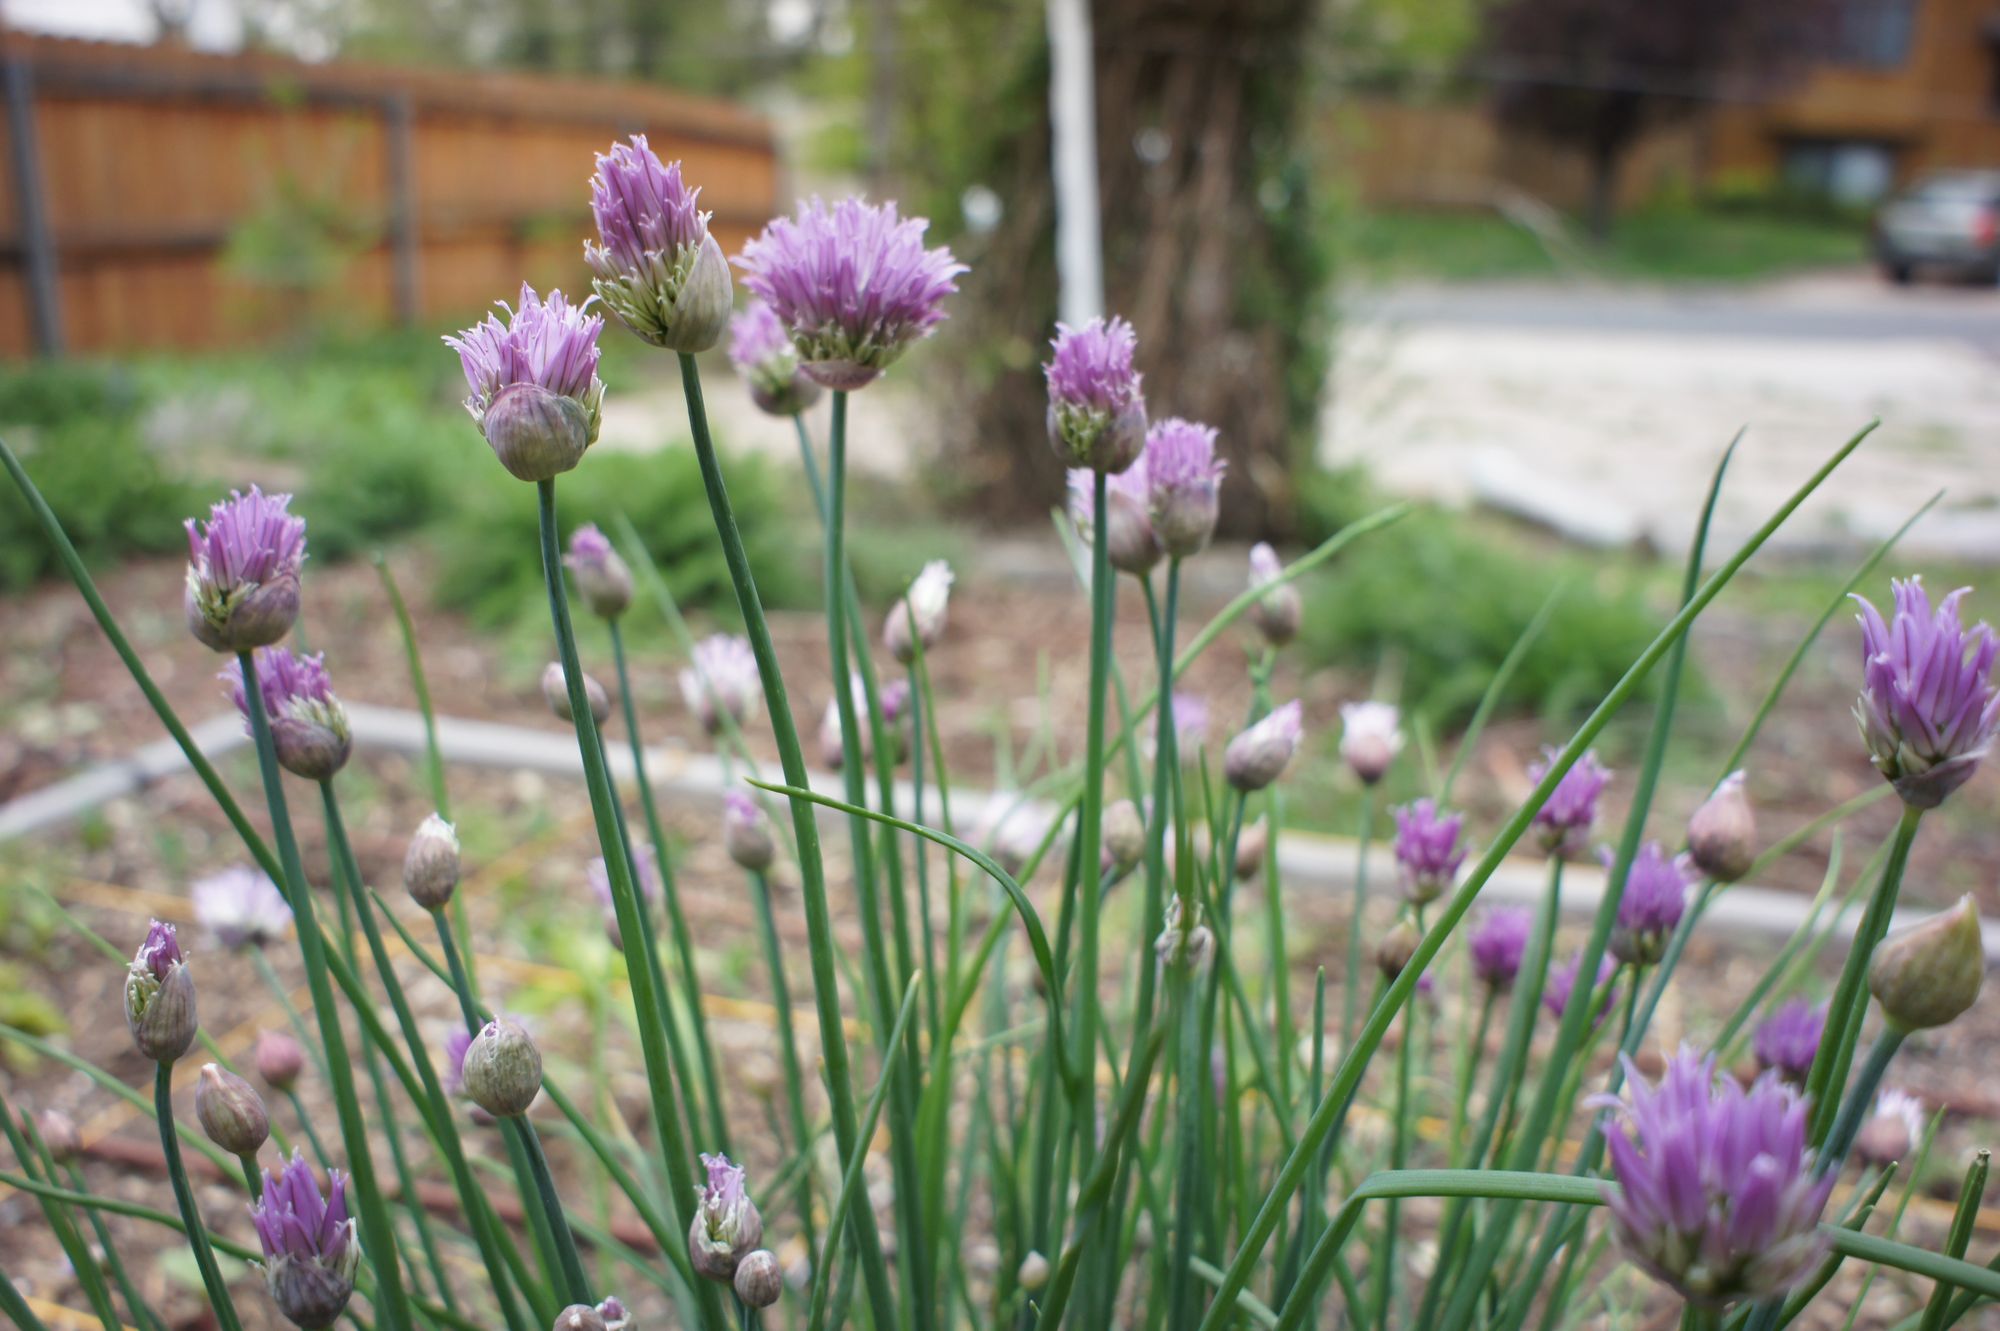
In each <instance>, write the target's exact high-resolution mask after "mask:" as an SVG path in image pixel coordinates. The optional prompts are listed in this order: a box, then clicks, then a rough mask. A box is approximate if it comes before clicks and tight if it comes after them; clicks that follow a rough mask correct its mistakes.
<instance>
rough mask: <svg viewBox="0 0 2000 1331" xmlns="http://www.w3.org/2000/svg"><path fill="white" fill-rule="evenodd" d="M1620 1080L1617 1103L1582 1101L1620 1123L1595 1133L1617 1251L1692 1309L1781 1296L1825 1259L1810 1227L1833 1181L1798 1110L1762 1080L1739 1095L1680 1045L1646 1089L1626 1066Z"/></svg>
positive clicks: (1788, 1091) (1784, 1090)
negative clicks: (1607, 1179) (1610, 1178)
mask: <svg viewBox="0 0 2000 1331" xmlns="http://www.w3.org/2000/svg"><path fill="white" fill-rule="evenodd" d="M1626 1077H1627V1079H1628V1085H1629V1087H1630V1090H1629V1096H1630V1099H1629V1101H1619V1100H1616V1099H1614V1098H1612V1097H1610V1096H1598V1097H1595V1098H1594V1099H1593V1100H1592V1102H1591V1103H1592V1104H1593V1105H1597V1106H1609V1107H1611V1108H1613V1110H1614V1111H1615V1112H1616V1114H1617V1115H1618V1117H1619V1118H1621V1119H1622V1120H1623V1121H1624V1122H1625V1123H1626V1124H1629V1125H1630V1130H1629V1132H1627V1131H1624V1130H1620V1129H1618V1128H1616V1127H1614V1128H1613V1129H1611V1130H1609V1131H1607V1133H1606V1134H1605V1142H1606V1145H1607V1147H1608V1148H1609V1152H1610V1157H1611V1169H1612V1173H1613V1175H1614V1176H1615V1177H1616V1179H1617V1181H1618V1186H1617V1187H1615V1188H1613V1187H1610V1186H1608V1185H1607V1186H1606V1188H1605V1191H1604V1199H1605V1204H1606V1205H1607V1206H1608V1207H1609V1208H1610V1210H1611V1215H1612V1221H1613V1225H1612V1231H1613V1233H1614V1234H1616V1236H1617V1238H1618V1242H1619V1246H1620V1247H1621V1248H1623V1249H1624V1251H1625V1252H1626V1254H1627V1255H1628V1256H1629V1257H1631V1258H1632V1260H1633V1261H1634V1262H1636V1263H1638V1264H1639V1265H1640V1266H1641V1267H1643V1268H1645V1270H1647V1271H1648V1272H1650V1273H1651V1274H1652V1275H1653V1276H1654V1277H1655V1278H1657V1279H1659V1280H1662V1281H1665V1282H1666V1283H1667V1284H1669V1285H1671V1286H1672V1287H1673V1288H1674V1289H1675V1290H1677V1291H1679V1293H1680V1294H1681V1295H1682V1297H1684V1298H1686V1299H1688V1300H1691V1301H1693V1302H1695V1303H1697V1304H1700V1305H1702V1306H1704V1307H1709V1308H1721V1307H1726V1306H1728V1305H1729V1304H1731V1303H1734V1302H1736V1301H1737V1300H1740V1299H1764V1298H1776V1297H1781V1296H1783V1295H1784V1294H1786V1293H1787V1292H1789V1291H1790V1290H1791V1289H1792V1288H1793V1287H1794V1286H1795V1285H1797V1284H1798V1283H1799V1282H1800V1281H1801V1280H1803V1279H1804V1278H1805V1277H1806V1275H1807V1274H1809V1273H1810V1272H1811V1271H1812V1270H1813V1269H1814V1268H1815V1267H1817V1266H1818V1265H1819V1262H1820V1259H1821V1258H1822V1257H1823V1256H1824V1255H1825V1253H1826V1246H1827V1241H1826V1239H1825V1238H1824V1237H1823V1236H1822V1234H1821V1233H1820V1229H1819V1220H1820V1215H1821V1212H1822V1211H1823V1210H1824V1209H1825V1207H1826V1199H1827V1195H1828V1193H1830V1192H1831V1191H1832V1189H1833V1183H1834V1180H1833V1176H1832V1175H1831V1174H1828V1175H1826V1176H1824V1177H1817V1176H1816V1173H1815V1170H1814V1167H1813V1154H1812V1152H1811V1150H1810V1149H1808V1148H1807V1145H1806V1108H1807V1107H1806V1102H1805V1101H1804V1100H1803V1099H1802V1098H1800V1096H1799V1094H1798V1092H1797V1091H1795V1090H1793V1089H1792V1088H1791V1087H1789V1086H1786V1085H1784V1084H1783V1083H1781V1082H1779V1081H1778V1080H1776V1079H1775V1078H1771V1077H1765V1078H1761V1079H1759V1080H1758V1082H1757V1083H1756V1085H1754V1086H1752V1087H1751V1088H1750V1089H1749V1090H1747V1091H1746V1090H1745V1089H1744V1088H1743V1087H1742V1086H1741V1085H1739V1084H1738V1083H1737V1082H1736V1081H1735V1080H1734V1079H1732V1078H1726V1077H1725V1078H1718V1077H1717V1076H1716V1073H1715V1060H1714V1058H1713V1056H1708V1057H1704V1056H1702V1055H1700V1054H1697V1053H1696V1052H1695V1051H1693V1050H1691V1049H1683V1050H1682V1051H1681V1052H1680V1054H1679V1055H1678V1056H1676V1057H1675V1058H1674V1059H1673V1060H1672V1061H1671V1062H1670V1063H1669V1064H1668V1065H1667V1070H1666V1073H1665V1075H1664V1076H1663V1077H1662V1078H1661V1079H1660V1081H1659V1083H1658V1084H1656V1085H1655V1084H1651V1083H1648V1082H1647V1081H1646V1080H1645V1079H1644V1078H1643V1077H1642V1076H1641V1075H1640V1073H1639V1070H1638V1069H1637V1068H1635V1067H1633V1066H1632V1065H1631V1062H1630V1060H1627V1061H1626Z"/></svg>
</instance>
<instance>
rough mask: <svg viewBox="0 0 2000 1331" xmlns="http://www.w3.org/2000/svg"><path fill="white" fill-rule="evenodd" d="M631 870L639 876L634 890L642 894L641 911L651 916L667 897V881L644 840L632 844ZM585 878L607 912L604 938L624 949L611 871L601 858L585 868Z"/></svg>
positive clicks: (598, 902)
mask: <svg viewBox="0 0 2000 1331" xmlns="http://www.w3.org/2000/svg"><path fill="white" fill-rule="evenodd" d="M632 867H633V869H634V870H635V872H636V874H637V876H636V877H635V878H634V880H633V883H632V889H633V891H635V892H637V893H638V894H639V909H640V910H641V911H642V912H644V913H647V914H650V913H651V912H652V910H653V907H654V906H656V905H658V904H659V901H660V898H661V897H662V896H664V895H665V894H666V880H665V879H664V878H662V877H661V876H660V861H659V859H658V857H657V856H655V855H654V854H653V848H652V847H651V846H650V845H648V844H646V843H645V842H643V841H635V842H633V843H632ZM584 877H585V878H586V879H588V880H589V882H590V891H591V895H592V896H594V897H596V898H597V904H598V905H599V906H601V907H603V909H604V935H605V937H607V938H609V939H610V940H611V946H613V947H615V948H620V949H622V948H623V947H624V946H625V943H624V936H623V935H622V934H620V933H619V930H618V909H617V906H616V904H615V903H614V902H613V901H612V898H611V871H610V870H609V869H607V868H606V867H605V865H604V857H603V856H602V855H598V856H596V857H594V858H592V860H591V861H590V863H589V864H588V865H586V866H585V867H584Z"/></svg>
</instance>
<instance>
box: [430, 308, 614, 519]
mask: <svg viewBox="0 0 2000 1331" xmlns="http://www.w3.org/2000/svg"><path fill="white" fill-rule="evenodd" d="M589 305H590V302H589V301H585V302H584V303H583V304H582V305H572V304H570V303H569V301H568V300H566V299H565V298H564V297H563V293H562V292H560V291H551V292H550V293H549V296H548V299H547V300H543V299H542V298H541V297H540V296H537V295H536V294H535V289H534V288H533V287H531V286H529V285H528V284H527V283H525V282H523V283H522V284H521V300H520V305H519V307H518V308H515V309H511V310H508V309H507V305H506V302H504V301H503V302H501V303H500V308H501V309H503V310H507V322H506V323H504V324H503V323H501V322H500V320H499V319H498V318H496V317H494V316H493V315H490V314H489V315H487V316H486V319H485V321H484V322H482V323H476V324H474V325H473V326H472V327H470V328H467V329H465V330H464V331H462V332H460V333H459V334H458V336H456V337H447V338H446V339H445V345H446V346H448V347H450V348H451V349H452V350H454V351H456V352H457V353H458V362H459V365H460V366H461V367H462V368H463V369H464V370H465V382H466V383H467V384H468V385H469V386H470V387H471V389H472V394H471V396H469V397H467V398H466V399H465V409H466V410H467V411H468V412H470V413H471V414H472V419H473V421H474V422H476V423H477V424H478V426H479V432H480V433H481V434H483V435H485V436H486V442H487V443H488V444H489V445H491V446H492V449H493V452H494V455H495V456H496V457H498V458H499V459H500V465H501V466H503V467H505V468H506V469H507V470H508V471H509V472H511V473H512V474H513V475H515V476H516V477H518V478H520V479H521V480H524V481H546V480H552V479H554V478H555V477H557V476H559V475H561V474H562V473H563V472H566V471H568V470H569V469H570V468H572V467H574V466H576V464H577V463H579V462H581V461H583V453H584V450H585V449H587V448H589V447H590V446H591V445H592V444H594V443H596V442H597V427H598V425H599V423H600V422H601V421H602V419H603V412H604V384H603V383H602V382H601V381H600V380H599V379H598V377H597V359H598V354H599V353H598V348H597V335H598V334H599V333H601V332H602V331H603V330H604V319H603V317H602V316H600V315H596V314H590V313H587V310H588V307H589Z"/></svg>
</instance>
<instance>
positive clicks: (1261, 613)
mask: <svg viewBox="0 0 2000 1331" xmlns="http://www.w3.org/2000/svg"><path fill="white" fill-rule="evenodd" d="M1284 571H1285V566H1284V563H1283V562H1282V561H1281V560H1280V559H1279V558H1278V552H1277V551H1276V550H1273V549H1272V548H1271V546H1270V543H1269V542H1267V541H1259V542H1257V544H1255V545H1253V546H1251V547H1250V589H1251V590H1252V591H1258V590H1262V591H1263V593H1264V594H1263V595H1262V596H1260V597H1258V598H1257V601H1256V604H1254V605H1252V606H1251V607H1250V618H1251V619H1253V620H1255V621H1256V623H1257V629H1258V631H1259V632H1260V633H1262V634H1263V635H1264V641H1266V642H1268V643H1270V644H1271V645H1272V646H1273V647H1283V646H1284V645H1285V644H1286V643H1288V642H1290V641H1291V640H1292V639H1293V638H1295V637H1297V636H1298V632H1299V621H1300V620H1302V619H1303V618H1304V617H1305V602H1304V601H1303V600H1302V599H1301V598H1300V596H1299V589H1298V588H1297V587H1295V586H1293V585H1292V584H1291V583H1289V582H1279V581H1278V579H1279V577H1280V576H1282V575H1283V573H1284Z"/></svg>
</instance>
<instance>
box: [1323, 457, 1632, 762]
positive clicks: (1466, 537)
mask: <svg viewBox="0 0 2000 1331" xmlns="http://www.w3.org/2000/svg"><path fill="white" fill-rule="evenodd" d="M1303 498H1304V509H1305V512H1306V514H1307V521H1308V528H1309V529H1308V531H1307V533H1306V535H1307V539H1309V540H1313V541H1317V540H1321V539H1323V538H1324V537H1325V536H1326V535H1329V534H1331V533H1332V532H1333V531H1335V530H1337V529H1338V528H1339V527H1341V526H1342V525H1344V524H1345V523H1347V522H1350V521H1352V520H1353V519H1354V518H1355V517H1358V516H1360V515H1361V514H1363V513H1366V512H1369V511H1372V510H1373V509H1374V508H1376V507H1379V506H1380V499H1379V496H1375V495H1373V494H1371V493H1370V492H1369V490H1368V487H1367V484H1366V482H1365V480H1364V479H1362V478H1361V477H1360V476H1359V475H1357V474H1356V473H1353V472H1339V473H1321V474H1319V475H1317V476H1315V477H1314V478H1312V479H1311V480H1309V481H1308V482H1307V483H1306V485H1305V486H1304V488H1303ZM1645 581H1646V579H1645V577H1644V570H1643V569H1641V568H1639V567H1637V566H1635V565H1633V564H1631V563H1630V562H1628V561H1622V560H1606V559H1603V558H1601V557H1590V556H1585V555H1581V554H1576V553H1572V552H1568V551H1564V550H1561V549H1557V548H1551V547H1550V546H1549V544H1548V543H1546V542H1541V541H1535V540H1531V539H1529V538H1527V537H1525V536H1523V535H1522V534H1520V533H1518V532H1514V531H1511V530H1509V529H1508V528H1506V527H1505V526H1503V525H1501V524H1498V523H1494V522H1489V521H1482V520H1480V519H1478V518H1476V517H1473V516H1468V515H1465V514H1459V513H1448V512H1444V511H1442V510H1439V509H1436V508H1429V507H1424V508H1419V509H1418V510H1417V511H1415V512H1413V513H1411V514H1410V515H1409V516H1408V517H1405V518H1404V519H1402V520H1401V521H1400V522H1397V523H1394V524H1392V525H1391V526H1389V527H1387V528H1385V529H1383V530H1381V531H1378V532H1375V533H1372V534H1370V535H1369V536H1366V537H1364V538H1363V539H1362V541H1361V543H1360V544H1358V545H1356V546H1355V547H1354V549H1353V551H1352V552H1351V553H1350V554H1348V555H1345V556H1343V557H1342V558H1340V559H1339V560H1338V561H1337V562H1336V563H1335V564H1334V565H1332V566H1331V568H1330V569H1329V570H1328V571H1327V572H1326V573H1325V574H1324V575H1322V576H1320V577H1317V578H1309V579H1307V604H1306V615H1305V623H1304V627H1303V629H1302V631H1301V635H1300V638H1301V643H1302V645H1303V648H1304V650H1305V652H1306V653H1307V654H1308V656H1309V658H1310V659H1312V660H1314V661H1316V662H1320V663H1326V664H1338V665H1343V666H1347V667H1350V668H1355V669H1360V670H1373V669H1375V668H1376V667H1377V666H1378V665H1379V664H1380V663H1382V662H1383V661H1384V660H1388V661H1390V662H1392V663H1393V664H1394V666H1395V667H1396V668H1398V669H1399V670H1400V675H1401V680H1402V696H1403V701H1404V703H1405V705H1406V706H1408V707H1411V708H1413V709H1416V710H1420V711H1424V712H1427V713H1429V714H1430V715H1431V716H1432V718H1433V719H1434V720H1435V721H1436V722H1437V723H1438V724H1440V725H1449V724H1451V723H1453V722H1454V721H1462V720H1464V719H1465V717H1466V716H1467V715H1469V714H1470V712H1471V710H1472V709H1473V707H1475V706H1476V705H1477V704H1478V702H1479V698H1480V696H1481V695H1482V694H1483V693H1484V692H1485V690H1486V687H1487V684H1488V682H1489V681H1490V680H1491V679H1492V677H1493V673H1494V671H1495V670H1497V669H1498V668H1499V665H1500V662H1501V660H1502V659H1503V658H1504V657H1505V656H1506V655H1507V652H1508V650H1509V649H1510V648H1511V647H1513V645H1514V643H1515V642H1516V640H1517V639H1519V637H1520V635H1521V633H1522V631H1523V630H1524V629H1526V628H1527V626H1528V623H1529V622H1530V621H1531V620H1532V619H1533V618H1534V617H1535V613H1536V611H1538V610H1539V609H1540V608H1541V606H1542V604H1543V602H1544V601H1545V600H1546V599H1547V598H1548V596H1549V594H1550V592H1551V591H1553V590H1554V589H1555V588H1556V587H1557V586H1558V585H1562V586H1563V587H1564V588H1565V590H1564V594H1563V596H1562V599H1561V600H1560V601H1559V602H1558V603H1557V606H1556V609H1555V611H1554V613H1553V615H1552V616H1551V618H1550V620H1549V622H1548V624H1547V626H1546V627H1545V628H1544V629H1543V630H1542V632H1541V635H1540V636H1539V637H1538V638H1537V639H1536V641H1535V644H1534V646H1533V647H1532V648H1531V649H1530V650H1529V652H1528V654H1527V655H1526V656H1525V657H1524V658H1523V659H1522V661H1521V663H1520V666H1519V667H1518V669H1517V670H1516V672H1515V674H1514V676H1513V678H1512V680H1511V681H1510V683H1509V686H1508V688H1507V690H1506V692H1505V694H1504V695H1503V697H1502V700H1501V704H1502V706H1503V707H1506V708H1509V709H1512V710H1532V711H1538V712H1540V713H1542V714H1545V715H1550V716H1565V715H1568V714H1571V713H1574V712H1576V711H1578V710H1580V709H1582V708H1584V707H1587V706H1588V705H1590V704H1591V703H1593V702H1595V701H1596V700H1597V699H1598V698H1599V697H1601V696H1602V695H1603V694H1604V692H1605V691H1606V690H1607V689H1609V688H1610V687H1611V685H1612V684H1613V683H1615V682H1616V681H1617V679H1618V677H1619V676H1620V675H1622V674H1624V673H1625V670H1626V668H1627V667H1628V666H1630V665H1631V664H1632V661H1633V659H1634V658H1635V657H1637V656H1638V655H1639V653H1640V652H1642V651H1644V650H1645V648H1646V645H1647V644H1648V643H1649V642H1651V641H1652V639H1653V636H1654V635H1655V634H1656V633H1657V632H1658V631H1659V628H1660V625H1661V623H1662V622H1663V619H1664V617H1663V615H1662V614H1661V613H1660V612H1659V610H1658V609H1656V608H1654V607H1651V606H1649V605H1648V604H1647V603H1646V599H1645V597H1644V595H1643V591H1644V584H1645Z"/></svg>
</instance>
